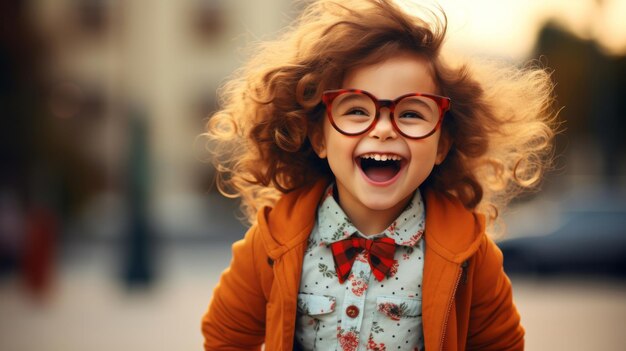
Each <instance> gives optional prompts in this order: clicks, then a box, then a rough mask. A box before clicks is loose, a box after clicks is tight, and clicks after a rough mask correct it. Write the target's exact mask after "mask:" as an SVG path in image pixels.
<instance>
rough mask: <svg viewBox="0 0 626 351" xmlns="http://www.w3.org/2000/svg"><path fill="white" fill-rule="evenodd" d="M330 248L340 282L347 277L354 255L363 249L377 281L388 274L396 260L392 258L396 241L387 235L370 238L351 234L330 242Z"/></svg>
mask: <svg viewBox="0 0 626 351" xmlns="http://www.w3.org/2000/svg"><path fill="white" fill-rule="evenodd" d="M330 248H331V250H332V252H333V258H334V259H335V269H336V270H337V277H338V278H339V282H340V283H343V282H344V281H346V279H348V277H349V276H350V271H351V270H352V264H353V263H354V260H355V259H356V255H357V254H358V253H359V252H361V251H363V250H365V252H367V253H368V255H367V257H368V261H369V264H370V267H372V272H373V273H374V276H375V277H376V279H378V281H382V280H383V278H385V277H386V276H387V275H388V274H389V270H390V269H391V266H392V265H393V264H394V263H395V262H396V260H395V259H394V258H393V256H394V254H395V251H396V242H395V241H394V240H393V239H391V238H389V237H382V238H379V239H374V240H370V239H365V238H361V237H358V236H352V237H350V238H348V239H344V240H340V241H336V242H334V243H332V244H330Z"/></svg>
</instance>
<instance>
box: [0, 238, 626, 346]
mask: <svg viewBox="0 0 626 351" xmlns="http://www.w3.org/2000/svg"><path fill="white" fill-rule="evenodd" d="M108 251H109V250H108V249H105V248H95V249H94V248H92V249H88V250H86V251H85V252H83V254H82V255H80V256H74V257H73V258H72V259H68V260H66V261H65V262H64V263H63V264H62V265H61V267H60V269H59V272H58V275H57V281H56V284H55V287H54V289H53V291H52V294H51V295H50V296H49V298H48V299H47V300H46V301H44V302H42V303H33V300H31V299H30V298H29V297H28V295H26V294H24V290H23V289H22V288H21V285H20V284H19V281H17V279H14V278H13V279H5V280H2V281H0V350H2V351H4V350H6V351H31V350H32V351H34V350H46V351H56V350H59V351H74V350H76V351H78V350H94V351H98V350H103V351H104V350H107V351H110V350H133V349H134V350H152V351H159V350H200V349H201V344H202V339H201V336H200V332H199V321H200V317H201V315H202V313H203V312H204V310H205V308H206V305H207V303H208V301H209V298H210V295H211V290H212V287H213V285H214V284H215V282H216V281H217V278H218V275H219V272H220V271H221V270H222V269H223V268H224V267H225V266H226V265H227V264H228V260H229V257H230V249H229V246H228V245H226V244H218V245H214V246H213V247H207V246H206V245H200V244H196V245H182V246H178V247H170V248H167V249H166V250H163V255H162V257H161V261H160V267H161V268H162V269H161V271H160V274H159V279H158V281H157V283H156V284H155V286H154V287H153V288H151V289H143V290H134V291H133V290H131V291H128V290H126V289H124V288H123V287H122V286H120V284H119V283H118V281H117V280H116V277H117V270H118V266H117V261H118V260H116V258H115V257H114V256H111V255H109V254H108ZM513 283H514V289H515V290H514V291H515V298H516V301H517V304H518V307H519V309H520V311H521V314H522V317H523V321H524V325H525V327H526V329H527V345H528V346H527V349H528V350H572V351H573V350H623V349H624V345H626V333H624V332H623V323H624V321H625V320H626V282H616V281H606V280H593V281H591V280H577V279H557V280H548V281H538V280H534V279H528V278H526V279H521V278H514V279H513Z"/></svg>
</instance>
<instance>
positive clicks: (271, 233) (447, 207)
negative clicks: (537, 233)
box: [202, 182, 524, 351]
mask: <svg viewBox="0 0 626 351" xmlns="http://www.w3.org/2000/svg"><path fill="white" fill-rule="evenodd" d="M325 187H326V184H325V183H323V182H320V183H317V184H316V185H315V186H314V187H312V188H307V189H301V190H298V191H294V192H292V193H289V194H288V195H285V196H283V198H282V199H281V200H279V202H278V203H277V204H276V206H275V207H274V208H273V209H271V208H264V209H263V210H262V211H260V212H259V216H258V221H257V224H256V225H254V226H252V227H251V228H250V230H249V231H248V232H247V233H246V236H245V238H244V239H243V240H240V241H238V242H236V243H235V244H234V245H233V260H232V262H231V264H230V267H229V268H228V269H226V270H225V271H224V272H223V274H222V276H221V278H220V281H219V284H218V285H217V287H216V288H215V290H214V292H213V297H212V300H211V303H210V305H209V309H208V311H207V312H206V314H205V315H204V317H203V319H202V332H203V334H204V338H205V343H204V347H205V349H206V350H260V349H261V345H262V344H263V343H265V350H268V351H274V350H292V348H293V339H294V330H295V324H296V297H297V294H298V289H299V285H300V275H301V271H302V261H303V258H304V251H305V249H306V245H307V238H308V236H309V234H310V233H311V230H312V229H313V224H314V221H315V214H316V210H317V205H318V202H319V200H320V198H321V196H322V193H323V191H324V189H325ZM425 203H426V231H425V234H424V238H425V240H426V252H425V258H424V259H425V261H424V280H423V284H422V289H423V290H422V299H423V300H422V318H423V328H424V339H425V348H426V350H429V351H435V350H444V349H445V350H465V349H476V350H522V349H523V348H524V329H523V328H522V327H521V325H520V316H519V314H518V313H517V310H516V309H515V306H514V305H513V299H512V293H511V283H510V281H509V279H508V278H507V277H506V275H505V274H504V271H503V270H502V253H501V252H500V250H499V249H498V248H497V247H496V245H495V244H494V243H493V241H491V239H489V238H488V237H487V236H486V235H485V233H484V224H485V223H484V219H483V217H482V216H479V215H476V214H474V213H472V212H470V211H468V210H466V209H465V208H464V207H463V206H462V205H461V203H460V202H459V201H458V200H456V199H454V198H451V197H447V196H445V195H442V194H439V193H436V192H433V191H426V192H425Z"/></svg>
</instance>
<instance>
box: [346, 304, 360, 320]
mask: <svg viewBox="0 0 626 351" xmlns="http://www.w3.org/2000/svg"><path fill="white" fill-rule="evenodd" d="M346 314H347V315H348V317H350V318H356V317H358V315H359V308H358V307H356V306H355V305H350V306H348V307H347V308H346Z"/></svg>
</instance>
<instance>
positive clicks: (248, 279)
mask: <svg viewBox="0 0 626 351" xmlns="http://www.w3.org/2000/svg"><path fill="white" fill-rule="evenodd" d="M257 233H258V232H257V229H256V226H253V227H252V228H250V230H249V231H248V232H247V233H246V235H245V237H244V239H242V240H240V241H238V242H236V243H234V244H233V258H232V261H231V263H230V267H228V268H227V269H226V270H225V271H224V272H223V273H222V276H221V277H220V280H219V283H218V284H217V286H216V287H215V289H214V290H213V297H212V299H211V302H210V304H209V308H208V310H207V312H206V313H205V315H204V317H203V318H202V334H203V335H204V348H205V350H260V349H261V345H262V344H263V341H264V337H265V308H266V303H267V302H266V299H265V296H264V293H263V289H262V286H261V283H260V274H258V273H259V272H258V271H257V268H258V267H256V263H255V262H257V261H256V259H255V258H256V257H257V256H259V255H262V254H263V253H261V252H257V251H258V250H262V247H263V246H262V243H261V242H260V238H259V236H258V235H257Z"/></svg>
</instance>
